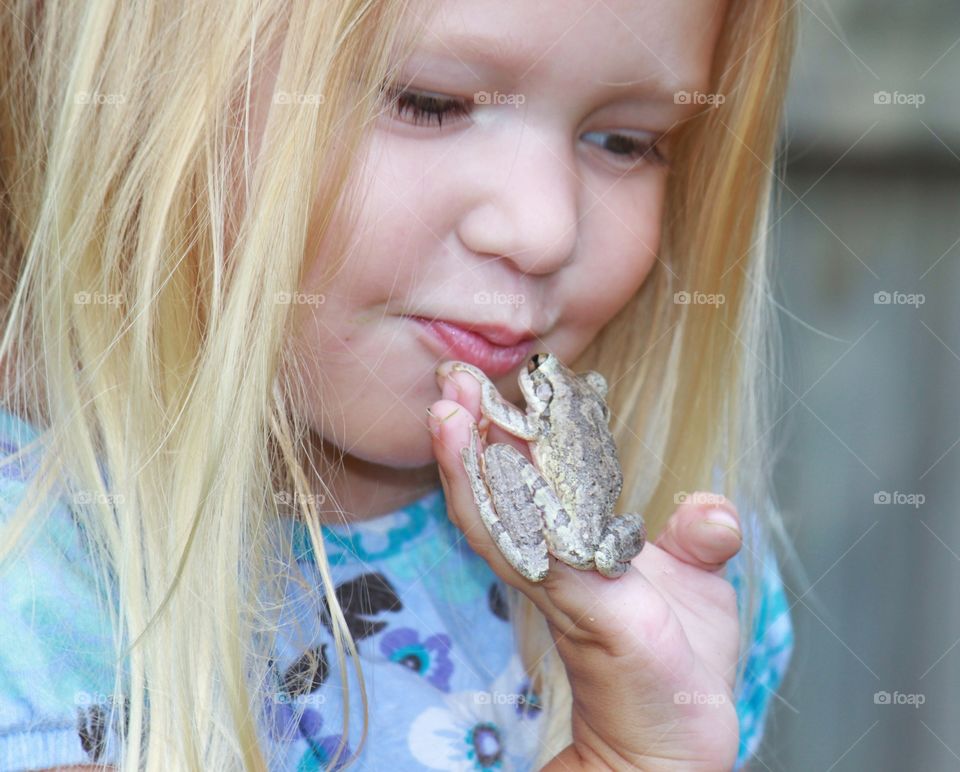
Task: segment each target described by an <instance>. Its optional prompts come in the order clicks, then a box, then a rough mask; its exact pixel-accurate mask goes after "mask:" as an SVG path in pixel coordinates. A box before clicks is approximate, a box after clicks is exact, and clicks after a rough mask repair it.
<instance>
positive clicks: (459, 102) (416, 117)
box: [391, 90, 470, 126]
mask: <svg viewBox="0 0 960 772" xmlns="http://www.w3.org/2000/svg"><path fill="white" fill-rule="evenodd" d="M391 97H392V99H391V104H393V105H395V109H396V111H397V115H399V116H401V117H402V116H403V115H404V114H405V113H410V118H411V120H412V121H413V123H414V125H415V126H417V125H420V124H426V125H429V124H431V123H433V122H434V119H436V124H437V126H443V117H444V116H445V115H450V116H453V117H454V118H460V117H462V116H464V115H468V114H469V113H470V106H469V104H468V103H467V101H466V100H463V99H451V98H444V97H439V96H430V95H427V94H418V93H416V92H414V91H402V90H400V91H394V92H392V94H391Z"/></svg>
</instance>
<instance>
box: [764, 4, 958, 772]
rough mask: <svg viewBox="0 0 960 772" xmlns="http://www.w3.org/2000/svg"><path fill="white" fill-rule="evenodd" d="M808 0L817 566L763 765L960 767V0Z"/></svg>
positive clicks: (799, 269)
mask: <svg viewBox="0 0 960 772" xmlns="http://www.w3.org/2000/svg"><path fill="white" fill-rule="evenodd" d="M799 5H800V8H801V9H802V14H801V15H802V18H803V23H802V32H801V38H800V44H799V51H798V57H797V60H796V69H795V72H794V80H793V83H792V86H791V94H790V100H789V104H788V111H787V125H786V131H785V137H786V139H787V140H788V143H789V144H788V145H787V147H786V153H787V160H788V167H787V173H786V177H785V180H784V183H785V185H784V187H783V190H782V194H781V196H782V200H781V202H780V206H779V213H778V217H780V216H782V217H783V219H782V221H781V222H780V224H779V226H778V227H777V229H776V230H775V231H774V233H775V234H776V242H775V243H776V245H777V252H778V257H777V268H776V285H777V291H776V299H777V301H778V302H779V303H781V304H782V305H783V307H784V309H785V310H784V311H783V312H782V313H781V317H780V320H781V321H780V325H781V327H782V330H783V337H784V342H785V348H786V351H785V360H786V363H785V364H786V367H785V372H783V373H781V375H782V376H783V380H784V386H783V397H782V400H781V402H782V409H781V411H780V412H781V413H784V414H785V415H784V418H783V420H782V421H780V423H779V424H778V425H777V427H776V432H777V435H778V443H779V444H780V445H782V446H783V448H784V450H783V451H782V455H781V456H780V459H779V464H778V473H777V493H778V496H779V500H780V503H781V504H782V506H783V511H784V517H785V519H786V521H787V527H788V530H789V531H790V533H791V534H792V536H793V537H794V540H795V543H796V545H797V549H798V551H799V553H800V555H801V557H802V559H803V561H804V564H805V566H806V570H807V572H808V574H809V581H810V583H811V584H812V585H813V586H812V588H811V589H810V590H809V591H808V592H806V594H804V593H805V590H806V588H805V587H804V586H803V585H802V584H799V583H797V581H796V579H795V578H788V584H789V591H788V595H789V597H790V601H791V603H792V604H794V605H793V610H792V612H791V613H792V615H793V620H794V625H795V630H796V636H797V648H796V650H795V653H794V659H793V662H792V666H791V672H790V674H789V676H788V679H787V681H786V683H785V685H784V688H783V689H782V691H781V695H782V700H778V701H775V702H776V709H775V713H774V714H773V715H772V716H771V719H770V721H769V722H768V726H767V736H766V738H765V742H764V745H763V747H762V748H761V751H760V756H759V759H758V760H757V761H755V762H754V763H753V765H752V766H751V767H750V769H751V770H763V769H770V770H798V771H799V770H803V772H807V770H837V771H838V772H839V771H841V770H850V771H851V772H854V771H856V772H860V770H948V769H960V407H958V398H960V2H958V1H957V0H926V2H919V3H909V4H908V3H894V2H891V1H890V0H835V1H834V2H830V3H829V4H827V3H822V2H819V3H816V2H808V3H803V2H801V3H800V4H799ZM877 92H888V93H889V94H890V97H889V99H887V98H886V97H884V96H879V97H876V98H875V94H877ZM917 95H919V96H917ZM876 293H890V296H889V299H890V300H891V301H892V302H889V303H884V302H882V301H883V300H884V299H885V298H886V297H887V296H885V295H880V296H877V295H876ZM894 293H901V294H900V295H895V294H894ZM921 300H922V303H921ZM897 301H900V302H897ZM811 328H813V329H811ZM895 493H896V494H898V495H897V496H894V494H895ZM884 494H889V498H890V499H891V501H890V503H884V499H885V496H884ZM878 693H879V696H878ZM885 693H889V695H890V701H889V703H885V702H884V699H885V698H884V696H883V695H884V694H885Z"/></svg>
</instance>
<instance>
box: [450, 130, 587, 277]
mask: <svg viewBox="0 0 960 772" xmlns="http://www.w3.org/2000/svg"><path fill="white" fill-rule="evenodd" d="M504 133H505V134H506V132H504ZM517 135H519V138H517V139H513V137H515V136H517ZM474 160H475V163H468V164H465V165H464V166H463V167H461V170H462V173H463V177H462V184H463V185H465V186H466V190H468V191H470V193H469V195H470V196H471V199H472V200H473V201H475V202H476V203H475V204H474V205H473V206H472V207H471V208H470V209H468V210H467V213H466V214H465V215H464V216H463V217H462V218H461V220H460V223H459V227H458V234H459V237H460V240H461V242H462V243H463V245H464V247H465V248H466V249H468V250H470V251H471V252H473V253H475V254H479V255H485V256H493V257H500V258H504V259H506V260H509V261H510V262H512V263H513V264H514V265H515V266H516V268H517V269H518V270H519V271H521V272H522V273H525V274H549V273H553V272H554V271H557V270H558V269H560V268H561V267H563V266H564V265H566V264H567V263H569V262H570V261H571V259H572V258H573V251H574V248H575V246H576V243H577V235H578V220H579V217H578V199H579V186H580V181H579V180H578V179H577V175H576V173H575V171H574V168H575V159H574V158H573V157H572V154H571V152H570V150H566V151H565V150H564V148H563V146H562V143H561V142H560V141H559V140H558V139H556V138H553V139H551V138H549V137H545V136H543V134H542V133H538V132H537V131H535V130H534V129H533V128H532V127H531V126H530V125H529V124H528V125H526V126H524V127H522V128H521V129H518V130H517V132H516V133H513V132H511V133H510V139H498V140H496V141H495V140H492V139H491V140H489V142H485V143H484V146H483V148H482V149H479V150H478V151H477V156H476V157H475V159H474Z"/></svg>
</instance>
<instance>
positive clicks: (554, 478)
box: [449, 353, 647, 582]
mask: <svg viewBox="0 0 960 772" xmlns="http://www.w3.org/2000/svg"><path fill="white" fill-rule="evenodd" d="M453 370H462V371H464V372H466V373H469V374H470V375H472V376H473V377H474V378H476V379H477V381H479V383H480V387H481V398H480V410H481V413H482V415H484V416H486V417H487V418H488V419H489V420H490V421H492V422H493V423H495V424H496V425H497V426H499V427H501V428H502V429H503V430H504V431H506V432H509V433H510V434H512V435H513V436H515V437H518V438H520V439H523V440H526V441H527V442H528V443H529V444H528V447H529V449H530V455H531V457H532V458H533V460H534V463H535V464H536V466H534V464H531V463H530V461H528V460H527V458H526V457H525V456H524V455H523V454H522V453H520V452H519V451H518V450H517V449H516V448H514V447H513V446H511V445H508V444H506V443H494V444H492V445H488V446H486V447H485V448H484V449H483V452H482V453H481V452H480V434H479V431H478V430H477V425H476V424H473V426H472V431H471V436H470V445H469V447H467V448H463V449H461V451H460V457H461V460H462V461H463V465H464V468H465V469H466V471H467V475H468V477H469V479H470V487H471V489H472V491H473V498H474V500H475V502H476V504H477V508H478V509H479V510H480V516H481V518H482V519H483V522H484V524H485V525H486V527H487V530H488V531H489V532H490V535H491V536H492V537H493V540H494V542H495V543H496V545H497V547H498V548H499V549H500V551H501V552H502V553H503V555H504V557H505V558H506V559H507V561H508V562H509V563H510V565H511V566H513V567H514V568H515V569H516V570H517V571H518V572H519V573H521V574H522V575H523V576H525V577H526V578H527V579H529V580H530V581H532V582H542V581H543V580H544V579H545V578H546V576H547V573H548V568H549V561H548V558H547V553H548V552H549V553H550V554H552V555H554V556H555V557H556V558H558V559H559V560H562V561H563V562H564V563H566V564H567V565H570V566H573V567H574V568H577V569H581V570H592V569H596V570H597V571H599V572H600V573H601V574H602V575H603V576H606V577H609V578H611V579H613V578H616V577H618V576H621V575H622V574H624V573H625V572H626V571H627V570H628V568H629V566H630V560H631V559H632V558H634V557H636V555H638V554H639V553H640V551H641V550H642V549H643V545H644V543H645V542H646V535H647V533H646V526H645V523H644V519H643V516H642V515H640V514H636V513H631V514H624V515H614V513H613V508H614V505H615V504H616V502H617V499H618V498H619V496H620V490H621V488H622V487H623V472H622V469H621V467H620V461H619V459H618V457H617V451H616V446H615V444H614V441H613V436H612V434H611V433H610V428H609V421H610V410H609V408H608V407H607V404H606V401H605V399H606V395H607V382H606V380H605V379H604V377H603V376H602V375H601V374H600V373H598V372H596V371H593V370H590V371H587V372H585V373H581V374H577V373H574V372H573V371H572V370H570V369H569V368H567V367H566V366H565V365H564V364H563V363H562V362H560V360H559V359H558V358H557V357H556V356H554V355H552V354H547V353H538V354H534V355H533V356H532V357H530V359H529V360H528V362H527V368H526V370H525V371H524V370H521V371H520V375H519V382H520V390H521V392H522V393H523V396H524V399H525V401H526V405H527V408H526V412H524V411H523V410H520V409H519V408H517V407H516V406H514V405H512V404H511V403H509V402H508V401H507V400H505V399H504V398H503V396H502V395H501V394H500V393H499V392H498V391H497V388H496V386H494V384H493V382H492V381H490V379H489V378H487V376H486V375H485V374H484V373H483V371H482V370H480V369H479V368H477V367H475V366H473V365H471V364H468V363H466V362H453V363H452V364H451V365H450V368H449V372H452V371H453Z"/></svg>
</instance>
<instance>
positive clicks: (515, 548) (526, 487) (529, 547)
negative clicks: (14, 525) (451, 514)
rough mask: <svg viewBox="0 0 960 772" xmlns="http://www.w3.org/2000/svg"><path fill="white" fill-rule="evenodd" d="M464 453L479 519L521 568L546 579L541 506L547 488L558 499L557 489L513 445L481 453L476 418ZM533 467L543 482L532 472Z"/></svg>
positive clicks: (537, 579) (510, 560) (539, 579)
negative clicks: (554, 491)
mask: <svg viewBox="0 0 960 772" xmlns="http://www.w3.org/2000/svg"><path fill="white" fill-rule="evenodd" d="M460 458H461V460H462V461H463V466H464V468H465V469H466V470H467V476H468V477H469V479H470V487H471V489H472V490H473V499H474V501H475V502H476V505H477V509H478V510H479V511H480V519H481V520H483V524H484V525H485V526H486V527H487V531H489V532H490V536H491V537H492V538H493V540H494V542H495V543H496V545H497V547H498V549H499V550H500V552H501V553H502V554H503V556H504V557H505V558H506V560H507V562H508V563H509V564H510V565H511V566H513V567H514V568H515V569H516V570H517V571H518V572H519V573H520V574H522V575H523V576H525V577H526V578H527V579H529V580H530V581H531V582H542V581H543V580H544V579H545V578H546V577H547V571H548V569H549V567H550V563H549V558H548V557H547V543H546V541H545V539H544V535H543V515H542V508H543V506H544V502H545V498H546V497H547V494H548V495H549V496H551V497H552V498H553V500H554V502H556V504H557V505H559V501H557V500H556V496H555V495H554V494H553V491H551V490H550V489H549V486H547V484H546V482H545V481H544V480H543V478H542V477H540V475H539V474H538V473H537V472H536V469H535V468H534V467H533V466H532V465H531V464H530V462H529V461H527V459H526V458H524V457H523V455H521V453H520V452H519V451H518V450H517V449H516V448H514V447H513V446H512V445H507V444H505V443H501V442H497V443H494V444H493V445H488V446H487V447H486V448H485V449H484V451H483V454H482V455H481V454H480V433H479V432H478V431H477V425H476V424H472V425H471V427H470V446H469V447H468V448H462V449H461V450H460ZM530 470H532V471H533V473H534V474H535V475H536V477H537V478H539V482H538V481H537V480H533V479H532V478H531V475H530ZM544 489H545V490H544Z"/></svg>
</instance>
